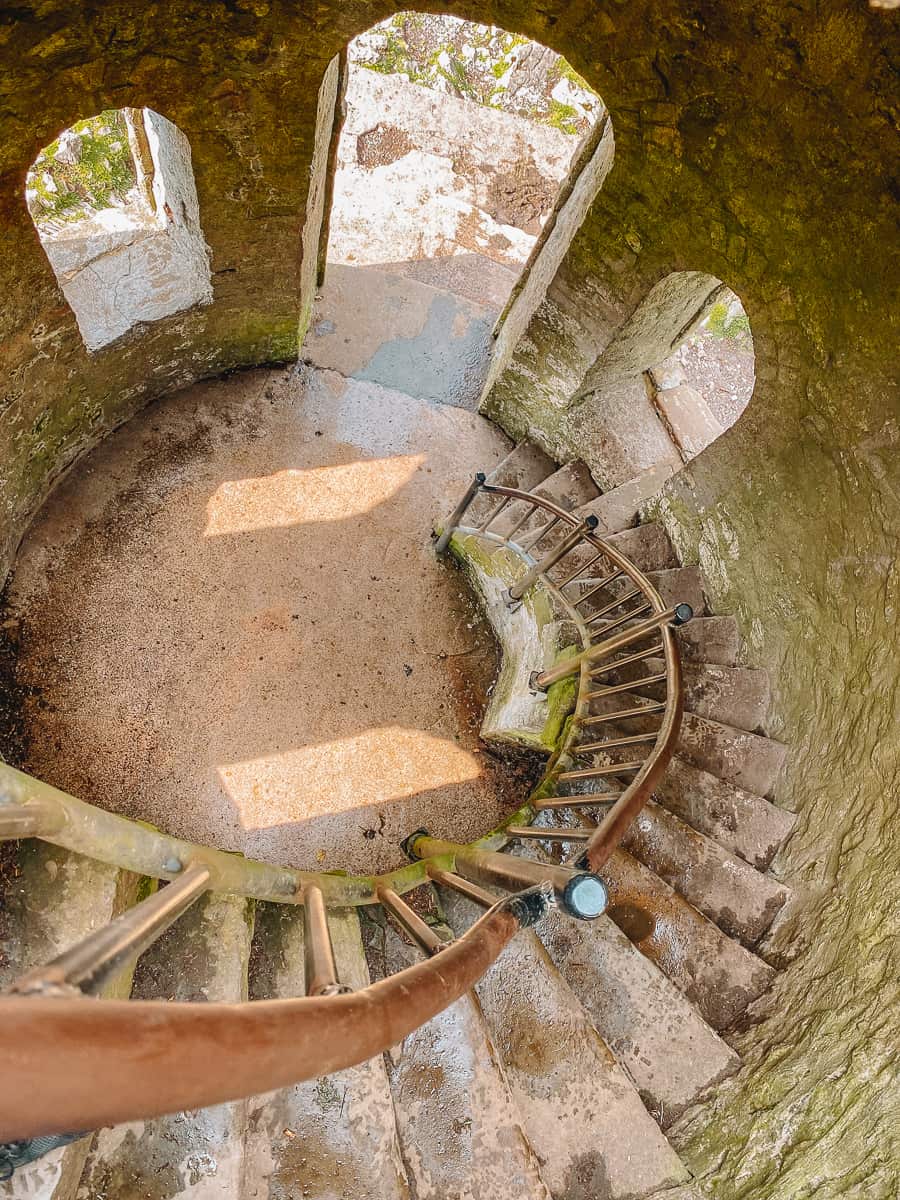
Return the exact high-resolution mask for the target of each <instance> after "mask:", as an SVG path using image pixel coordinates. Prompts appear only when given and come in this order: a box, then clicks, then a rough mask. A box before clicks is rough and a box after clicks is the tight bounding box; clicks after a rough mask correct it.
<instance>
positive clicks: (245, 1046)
mask: <svg viewBox="0 0 900 1200" xmlns="http://www.w3.org/2000/svg"><path fill="white" fill-rule="evenodd" d="M517 901H520V903H519V906H518V908H517V906H516V902H517ZM535 915H536V913H535V909H534V907H533V906H532V905H527V904H522V903H521V898H520V897H518V896H508V897H506V898H505V899H504V900H501V901H500V902H499V903H498V904H496V905H495V906H494V907H493V908H492V909H490V910H489V911H488V912H486V913H485V914H484V916H482V917H481V918H480V920H479V921H477V922H476V923H475V924H474V925H473V926H472V927H471V928H470V929H469V930H468V931H467V932H466V933H464V934H463V935H462V937H460V938H458V939H457V940H456V941H454V942H451V943H449V944H448V945H447V946H446V948H445V949H444V950H442V951H441V952H440V954H439V955H437V956H435V957H434V958H430V959H428V960H427V961H425V962H419V963H415V964H414V965H413V966H410V967H407V968H406V969H405V970H403V971H399V972H398V973H397V974H395V975H391V976H389V977H388V978H387V979H384V980H381V981H380V982H378V983H373V984H370V985H369V987H367V988H363V989H362V990H360V991H358V992H350V993H346V994H343V995H337V996H304V997H300V998H298V999H295V1000H252V1001H248V1002H246V1003H244V1004H193V1003H181V1002H173V1001H158V1000H99V1001H96V1000H88V999H84V998H76V999H69V998H67V997H59V998H52V999H34V998H31V997H20V996H8V997H4V998H2V999H0V1022H2V1026H3V1041H4V1052H3V1087H2V1088H0V1141H13V1140H20V1139H25V1138H30V1137H34V1136H36V1135H39V1134H47V1133H64V1132H68V1131H69V1130H72V1129H97V1128H99V1127H101V1126H103V1125H112V1124H116V1123H118V1122H121V1121H129V1120H135V1119H137V1118H148V1117H154V1116H160V1115H162V1114H164V1113H170V1112H176V1111H181V1110H182V1109H194V1108H202V1107H205V1106H207V1105H210V1104H219V1103H222V1102H224V1101H226V1100H234V1099H237V1098H239V1097H242V1096H252V1095H256V1094H259V1093H261V1092H267V1091H271V1090H273V1089H275V1088H279V1087H284V1086H286V1085H288V1084H292V1083H297V1082H299V1081H301V1080H304V1079H312V1078H315V1077H316V1076H319V1075H326V1074H329V1073H331V1072H332V1071H339V1070H342V1069H343V1068H344V1067H350V1066H354V1065H356V1064H357V1063H361V1062H365V1061H366V1059H369V1058H372V1057H373V1056H374V1055H376V1054H381V1053H382V1052H383V1051H384V1050H385V1049H386V1048H388V1047H389V1046H394V1045H396V1044H397V1043H398V1042H400V1041H402V1040H403V1038H405V1037H406V1035H407V1034H409V1033H411V1032H412V1030H414V1029H417V1028H418V1027H419V1026H420V1025H423V1024H424V1023H425V1022H426V1021H429V1020H430V1019H431V1018H432V1017H433V1016H436V1015H437V1013H439V1012H441V1011H442V1010H443V1009H445V1008H446V1007H447V1006H448V1005H449V1004H452V1003H453V1001H454V1000H458V999H459V997H460V996H463V995H465V993H466V992H467V991H469V989H470V988H471V987H472V986H473V985H474V984H475V983H476V982H477V980H478V979H480V978H481V976H482V975H483V974H484V972H485V971H486V970H487V969H488V967H490V965H491V964H492V963H493V962H494V961H495V960H496V959H497V957H498V956H499V954H500V952H501V951H502V950H503V948H504V946H506V945H507V943H508V942H509V941H510V939H511V938H512V937H513V936H514V935H515V933H516V932H517V931H518V930H519V929H520V928H521V927H522V925H523V924H528V923H531V920H532V919H533V918H534V916H535Z"/></svg>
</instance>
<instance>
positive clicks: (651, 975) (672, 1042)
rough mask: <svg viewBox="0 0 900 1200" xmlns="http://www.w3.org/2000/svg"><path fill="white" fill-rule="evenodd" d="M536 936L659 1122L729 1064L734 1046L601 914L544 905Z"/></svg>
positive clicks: (734, 1062) (733, 1065) (730, 1068)
mask: <svg viewBox="0 0 900 1200" xmlns="http://www.w3.org/2000/svg"><path fill="white" fill-rule="evenodd" d="M540 935H541V940H542V941H543V942H544V945H545V946H546V947H547V950H548V952H549V954H550V957H551V958H552V959H553V961H554V963H555V964H556V966H557V967H558V968H559V970H560V971H561V972H562V975H563V978H564V979H565V981H566V983H567V984H568V985H569V987H570V988H571V989H572V991H573V992H574V993H575V995H576V996H577V997H578V999H579V1000H580V1001H581V1003H582V1004H583V1005H584V1007H585V1009H586V1010H587V1012H588V1013H589V1014H590V1017H591V1020H592V1021H593V1023H594V1025H595V1027H596V1029H597V1031H598V1032H599V1034H600V1036H601V1037H602V1038H603V1040H604V1041H605V1042H606V1044H607V1045H608V1046H609V1048H610V1050H612V1052H613V1054H614V1055H615V1056H616V1058H617V1059H618V1061H619V1063H620V1064H621V1065H622V1066H623V1067H624V1068H625V1070H626V1071H627V1072H628V1074H629V1076H630V1077H631V1079H632V1080H633V1081H634V1084H635V1086H636V1087H637V1089H638V1091H639V1093H640V1096H641V1099H642V1100H643V1102H644V1104H645V1106H646V1107H647V1109H648V1110H649V1112H650V1113H651V1115H652V1116H653V1118H654V1120H655V1121H656V1122H657V1124H658V1125H660V1126H661V1127H662V1128H663V1129H665V1128H666V1127H667V1126H668V1125H669V1124H670V1123H671V1122H672V1121H674V1120H675V1118H676V1117H677V1116H679V1115H680V1114H681V1113H682V1112H683V1111H684V1110H685V1108H687V1106H688V1105H689V1104H691V1103H693V1101H694V1100H696V1099H697V1097H698V1096H700V1095H701V1094H702V1093H703V1092H705V1091H706V1090H707V1089H708V1088H710V1087H712V1085H713V1084H715V1083H717V1082H719V1080H721V1079H724V1078H725V1077H726V1076H728V1075H731V1074H732V1073H733V1072H734V1071H736V1070H737V1068H738V1066H739V1065H740V1060H739V1058H738V1056H737V1055H736V1054H735V1053H734V1051H733V1050H731V1049H730V1048H729V1047H728V1046H727V1045H726V1044H725V1042H723V1041H722V1039H721V1038H720V1037H719V1036H718V1034H716V1033H714V1032H713V1030H712V1029H710V1027H709V1026H708V1025H707V1024H706V1022H705V1021H704V1020H702V1018H701V1017H700V1015H699V1014H698V1013H697V1011H696V1009H695V1008H694V1007H693V1005H692V1004H691V1003H690V1002H689V1001H688V1000H687V999H686V998H685V997H684V996H683V995H682V994H681V992H679V991H678V989H677V988H676V987H675V986H674V985H673V984H672V983H670V981H669V980H668V979H667V978H666V977H665V975H663V973H662V972H661V971H659V970H658V969H657V968H656V967H655V966H654V965H653V963H652V962H650V960H649V959H647V958H645V956H644V955H643V954H641V953H640V951H639V950H638V949H637V948H636V947H635V946H633V945H632V944H631V942H630V941H629V940H628V938H627V937H626V936H625V934H624V933H622V931H621V930H620V929H619V928H618V927H617V926H616V925H615V924H614V922H612V921H611V920H610V919H609V918H608V917H606V916H603V917H600V918H599V919H598V920H596V921H591V922H590V924H585V923H582V922H579V921H570V920H567V919H566V918H565V917H564V916H562V915H561V914H560V913H558V912H551V913H549V914H548V915H547V917H545V919H544V921H543V923H542V924H541V927H540Z"/></svg>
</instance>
